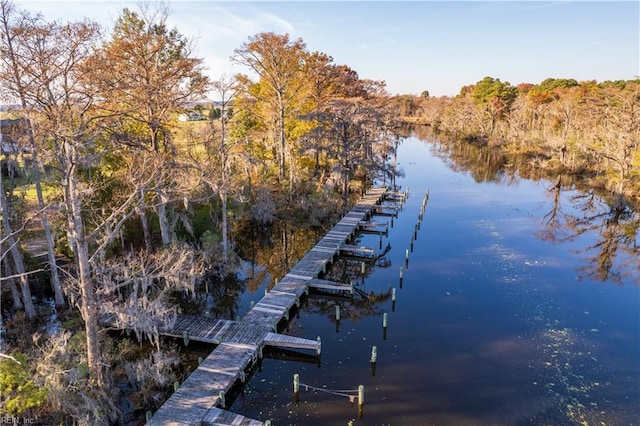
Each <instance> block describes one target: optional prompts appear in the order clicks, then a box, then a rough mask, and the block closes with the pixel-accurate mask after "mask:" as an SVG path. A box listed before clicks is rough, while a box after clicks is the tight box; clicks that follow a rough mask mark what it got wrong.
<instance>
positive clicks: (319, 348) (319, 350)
mask: <svg viewBox="0 0 640 426" xmlns="http://www.w3.org/2000/svg"><path fill="white" fill-rule="evenodd" d="M316 342H317V343H316V355H318V356H320V354H321V353H322V340H321V339H320V336H318V339H317V340H316Z"/></svg>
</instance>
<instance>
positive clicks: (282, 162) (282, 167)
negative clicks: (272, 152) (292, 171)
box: [279, 93, 286, 181]
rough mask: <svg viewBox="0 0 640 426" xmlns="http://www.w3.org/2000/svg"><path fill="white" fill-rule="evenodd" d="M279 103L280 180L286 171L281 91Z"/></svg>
mask: <svg viewBox="0 0 640 426" xmlns="http://www.w3.org/2000/svg"><path fill="white" fill-rule="evenodd" d="M279 98H280V99H279V104H280V123H279V124H280V129H279V130H280V181H283V180H284V175H285V172H286V163H285V151H286V139H285V131H284V130H285V129H284V102H283V100H282V93H279Z"/></svg>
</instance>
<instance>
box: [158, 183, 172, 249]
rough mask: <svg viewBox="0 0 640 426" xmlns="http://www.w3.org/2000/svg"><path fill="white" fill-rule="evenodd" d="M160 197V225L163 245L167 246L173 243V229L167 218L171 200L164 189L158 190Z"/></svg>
mask: <svg viewBox="0 0 640 426" xmlns="http://www.w3.org/2000/svg"><path fill="white" fill-rule="evenodd" d="M156 195H157V196H158V223H159V224H160V235H161V236H162V245H164V246H166V245H169V244H170V243H171V229H170V227H169V219H168V218H167V203H168V202H169V199H168V198H167V194H166V192H165V191H164V189H157V190H156Z"/></svg>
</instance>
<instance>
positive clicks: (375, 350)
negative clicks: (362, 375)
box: [369, 346, 378, 364]
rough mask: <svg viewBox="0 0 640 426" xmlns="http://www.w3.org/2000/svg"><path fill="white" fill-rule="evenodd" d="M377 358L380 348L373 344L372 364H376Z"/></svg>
mask: <svg viewBox="0 0 640 426" xmlns="http://www.w3.org/2000/svg"><path fill="white" fill-rule="evenodd" d="M377 360H378V348H377V347H376V346H373V347H372V348H371V360H370V361H369V362H371V364H375V363H376V361H377Z"/></svg>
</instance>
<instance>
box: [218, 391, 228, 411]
mask: <svg viewBox="0 0 640 426" xmlns="http://www.w3.org/2000/svg"><path fill="white" fill-rule="evenodd" d="M218 398H219V399H220V402H219V403H218V405H220V408H227V404H226V401H225V400H224V391H220V393H219V394H218Z"/></svg>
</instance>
